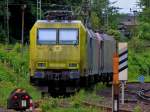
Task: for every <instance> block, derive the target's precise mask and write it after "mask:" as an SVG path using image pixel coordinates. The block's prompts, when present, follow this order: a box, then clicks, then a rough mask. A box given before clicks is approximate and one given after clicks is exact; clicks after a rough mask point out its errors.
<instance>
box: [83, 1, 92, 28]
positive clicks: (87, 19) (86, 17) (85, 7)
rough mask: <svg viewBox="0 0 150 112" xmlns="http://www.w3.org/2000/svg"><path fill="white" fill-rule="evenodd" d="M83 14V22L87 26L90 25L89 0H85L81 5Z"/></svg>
mask: <svg viewBox="0 0 150 112" xmlns="http://www.w3.org/2000/svg"><path fill="white" fill-rule="evenodd" d="M82 8H83V9H82V10H83V16H84V24H85V25H86V26H87V27H88V26H90V24H89V23H90V16H91V0H85V1H84V2H83V6H82Z"/></svg>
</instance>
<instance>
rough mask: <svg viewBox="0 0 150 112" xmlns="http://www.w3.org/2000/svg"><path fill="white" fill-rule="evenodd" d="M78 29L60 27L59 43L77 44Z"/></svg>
mask: <svg viewBox="0 0 150 112" xmlns="http://www.w3.org/2000/svg"><path fill="white" fill-rule="evenodd" d="M77 43H78V30H77V29H60V30H59V44H77Z"/></svg>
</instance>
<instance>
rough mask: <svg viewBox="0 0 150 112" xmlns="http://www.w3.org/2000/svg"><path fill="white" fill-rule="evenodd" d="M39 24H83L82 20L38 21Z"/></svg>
mask: <svg viewBox="0 0 150 112" xmlns="http://www.w3.org/2000/svg"><path fill="white" fill-rule="evenodd" d="M37 23H74V24H77V23H78V24H81V23H82V22H81V21H80V20H59V21H58V20H37Z"/></svg>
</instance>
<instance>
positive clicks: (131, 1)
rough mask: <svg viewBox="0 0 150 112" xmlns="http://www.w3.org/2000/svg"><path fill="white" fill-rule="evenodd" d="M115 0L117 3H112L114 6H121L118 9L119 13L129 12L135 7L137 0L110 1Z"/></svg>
mask: <svg viewBox="0 0 150 112" xmlns="http://www.w3.org/2000/svg"><path fill="white" fill-rule="evenodd" d="M114 1H117V3H115V4H114V6H117V7H120V8H123V9H121V10H120V12H121V13H130V8H131V9H136V5H135V4H136V2H138V1H139V0H110V2H114Z"/></svg>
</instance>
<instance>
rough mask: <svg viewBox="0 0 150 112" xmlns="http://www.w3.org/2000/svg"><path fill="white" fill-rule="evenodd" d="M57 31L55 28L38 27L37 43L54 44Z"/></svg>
mask: <svg viewBox="0 0 150 112" xmlns="http://www.w3.org/2000/svg"><path fill="white" fill-rule="evenodd" d="M56 40H57V31H56V29H39V30H38V43H39V44H56Z"/></svg>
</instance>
